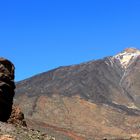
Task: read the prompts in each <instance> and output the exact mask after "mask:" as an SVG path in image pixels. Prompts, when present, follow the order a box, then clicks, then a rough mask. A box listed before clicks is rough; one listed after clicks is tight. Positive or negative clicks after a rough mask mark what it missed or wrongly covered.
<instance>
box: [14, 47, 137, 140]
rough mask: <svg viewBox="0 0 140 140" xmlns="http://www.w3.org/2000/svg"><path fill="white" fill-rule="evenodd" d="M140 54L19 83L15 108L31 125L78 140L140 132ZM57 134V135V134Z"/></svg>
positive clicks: (60, 70) (56, 71) (126, 52)
mask: <svg viewBox="0 0 140 140" xmlns="http://www.w3.org/2000/svg"><path fill="white" fill-rule="evenodd" d="M139 77H140V51H139V50H137V49H135V48H128V49H125V50H124V51H122V52H121V53H119V54H117V55H115V56H111V57H105V58H103V59H100V60H96V61H90V62H86V63H82V64H78V65H72V66H66V67H59V68H57V69H54V70H51V71H48V72H45V73H41V74H38V75H36V76H34V77H31V78H28V79H25V80H23V81H20V82H18V83H17V84H16V87H17V88H16V97H15V103H16V104H18V105H19V106H20V107H21V108H22V110H23V112H24V114H25V117H26V119H27V120H28V121H27V122H28V125H30V126H32V127H34V126H38V127H39V128H40V129H41V130H44V131H46V130H48V131H50V132H51V134H54V135H57V136H58V140H59V139H60V140H63V139H64V140H65V139H66V138H62V136H60V137H59V134H60V133H61V134H62V135H63V136H64V135H65V136H66V137H67V138H68V137H69V138H71V139H74V140H84V139H94V138H104V137H109V138H110V137H113V138H116V137H117V138H123V137H125V138H126V137H127V138H129V137H131V136H132V135H135V136H138V135H139V133H140V129H139V128H140V124H139V122H140V92H139V91H140V78H139ZM56 132H57V133H56Z"/></svg>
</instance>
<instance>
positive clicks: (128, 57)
mask: <svg viewBox="0 0 140 140" xmlns="http://www.w3.org/2000/svg"><path fill="white" fill-rule="evenodd" d="M139 55H140V50H138V49H136V48H126V49H125V50H124V51H123V52H121V53H119V54H117V55H115V56H113V59H115V60H117V61H119V62H120V64H121V66H122V68H124V69H126V68H127V67H128V66H129V64H130V63H131V61H132V60H134V59H135V58H137V56H139Z"/></svg>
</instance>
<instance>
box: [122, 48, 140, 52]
mask: <svg viewBox="0 0 140 140" xmlns="http://www.w3.org/2000/svg"><path fill="white" fill-rule="evenodd" d="M124 52H126V53H140V50H139V49H136V48H126V49H125V50H124Z"/></svg>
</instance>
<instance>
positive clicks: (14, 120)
mask: <svg viewBox="0 0 140 140" xmlns="http://www.w3.org/2000/svg"><path fill="white" fill-rule="evenodd" d="M7 122H8V123H10V124H14V125H20V126H24V127H26V126H27V125H26V121H25V120H24V114H23V113H22V111H21V109H20V108H19V107H18V106H15V105H13V107H12V112H11V116H10V118H9V119H8V121H7Z"/></svg>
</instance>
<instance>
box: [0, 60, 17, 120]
mask: <svg viewBox="0 0 140 140" xmlns="http://www.w3.org/2000/svg"><path fill="white" fill-rule="evenodd" d="M14 70H15V67H14V65H13V64H12V63H11V62H10V61H9V60H7V59H4V58H0V121H3V122H6V121H7V120H8V119H9V117H10V115H11V111H12V105H13V97H14V94H15V92H14V89H15V83H14Z"/></svg>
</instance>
